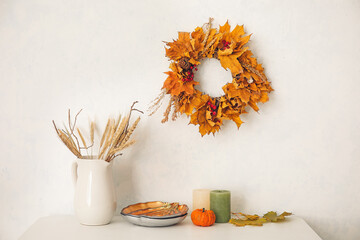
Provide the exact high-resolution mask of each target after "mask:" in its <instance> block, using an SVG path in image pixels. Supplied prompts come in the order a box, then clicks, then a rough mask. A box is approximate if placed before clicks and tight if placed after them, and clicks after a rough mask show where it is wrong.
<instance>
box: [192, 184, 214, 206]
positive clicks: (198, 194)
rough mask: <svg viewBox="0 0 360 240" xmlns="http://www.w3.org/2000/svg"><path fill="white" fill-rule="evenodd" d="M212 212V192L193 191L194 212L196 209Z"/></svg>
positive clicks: (207, 190)
mask: <svg viewBox="0 0 360 240" xmlns="http://www.w3.org/2000/svg"><path fill="white" fill-rule="evenodd" d="M203 208H205V209H207V210H210V190H209V189H194V190H193V210H195V209H203Z"/></svg>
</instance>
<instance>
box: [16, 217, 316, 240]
mask: <svg viewBox="0 0 360 240" xmlns="http://www.w3.org/2000/svg"><path fill="white" fill-rule="evenodd" d="M141 238H144V239H150V240H151V239H157V240H161V239H172V240H177V239H181V240H183V239H207V240H212V239H214V240H215V239H217V240H218V239H221V240H225V239H236V238H237V239H249V240H250V239H254V240H256V239H276V240H289V239H291V240H304V239H306V240H321V238H320V237H319V236H318V235H317V234H316V233H315V232H314V231H313V230H312V229H311V228H310V226H309V225H308V224H307V223H306V222H305V221H304V220H303V219H301V218H299V217H295V216H291V217H288V218H287V219H286V220H285V221H284V222H281V223H266V224H264V226H262V227H257V226H245V227H236V226H234V225H232V224H229V223H220V224H214V225H213V226H211V227H198V226H195V225H193V224H192V223H191V220H190V218H189V217H187V218H186V219H185V220H184V221H183V222H182V223H180V224H177V225H174V226H169V227H141V226H136V225H133V224H131V223H128V222H126V221H125V220H124V219H123V218H122V217H121V216H115V217H114V218H113V220H112V222H111V223H110V224H108V225H104V226H84V225H81V224H80V223H79V222H78V221H77V219H76V217H75V216H70V215H59V216H49V217H43V218H40V219H39V220H37V221H36V222H35V223H34V224H33V225H32V226H31V227H30V228H29V229H28V230H27V231H26V232H25V233H24V234H23V235H22V236H21V237H20V240H48V239H51V240H64V239H67V240H78V239H86V240H115V239H116V240H119V239H129V240H131V239H141Z"/></svg>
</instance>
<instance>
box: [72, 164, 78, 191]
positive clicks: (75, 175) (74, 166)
mask: <svg viewBox="0 0 360 240" xmlns="http://www.w3.org/2000/svg"><path fill="white" fill-rule="evenodd" d="M77 168H78V164H77V162H73V163H72V166H71V172H72V179H73V183H74V186H76V182H77V179H78V174H77Z"/></svg>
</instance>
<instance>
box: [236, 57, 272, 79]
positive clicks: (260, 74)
mask: <svg viewBox="0 0 360 240" xmlns="http://www.w3.org/2000/svg"><path fill="white" fill-rule="evenodd" d="M241 65H242V66H244V67H245V68H246V69H247V70H249V71H250V72H252V73H254V74H256V75H257V76H258V77H259V78H260V79H261V80H262V81H264V82H265V81H266V80H267V78H266V76H265V75H264V74H262V73H261V72H259V71H258V70H257V69H256V68H254V67H252V66H251V65H250V64H247V63H243V62H241Z"/></svg>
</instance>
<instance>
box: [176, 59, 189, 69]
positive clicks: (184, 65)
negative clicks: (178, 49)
mask: <svg viewBox="0 0 360 240" xmlns="http://www.w3.org/2000/svg"><path fill="white" fill-rule="evenodd" d="M179 66H180V67H181V68H182V69H184V70H188V69H189V68H190V67H191V63H189V59H188V58H181V59H180V60H179Z"/></svg>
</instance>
